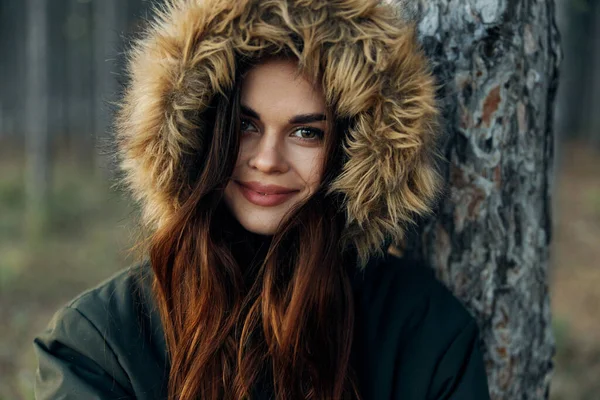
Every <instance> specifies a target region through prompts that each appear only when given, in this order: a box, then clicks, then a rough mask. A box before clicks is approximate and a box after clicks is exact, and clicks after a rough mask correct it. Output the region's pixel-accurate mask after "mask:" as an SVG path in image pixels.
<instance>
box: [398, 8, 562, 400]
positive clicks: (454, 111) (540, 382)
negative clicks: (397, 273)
mask: <svg viewBox="0 0 600 400" xmlns="http://www.w3.org/2000/svg"><path fill="white" fill-rule="evenodd" d="M390 1H396V2H398V4H399V5H400V6H401V7H403V8H404V9H405V15H409V16H412V17H414V18H415V19H416V21H417V23H418V28H419V36H420V40H421V42H422V43H423V45H424V48H425V50H426V52H427V53H428V54H429V56H430V57H431V58H432V60H433V63H434V73H435V74H436V76H437V77H438V79H439V83H440V88H439V96H440V101H441V105H442V107H443V117H444V118H443V119H444V121H443V124H442V126H444V130H445V132H444V133H445V135H444V137H445V143H443V144H442V146H443V152H444V153H445V155H446V158H447V160H448V161H449V164H448V165H447V166H445V167H447V169H445V171H444V173H445V176H446V178H447V181H448V183H449V185H448V188H447V196H446V197H445V198H444V199H443V201H442V202H441V203H440V205H439V209H438V210H437V213H436V216H435V217H434V218H433V219H432V220H430V221H423V224H420V226H423V228H421V231H419V232H413V233H412V234H411V235H409V236H408V239H407V242H406V243H404V244H400V246H401V247H405V251H406V252H408V253H411V255H414V256H416V257H417V258H421V259H424V260H426V263H427V264H428V265H432V266H433V267H434V268H435V270H436V272H437V275H438V276H439V277H440V278H441V279H442V280H443V281H444V282H446V284H447V285H448V286H449V287H450V289H451V290H452V291H453V292H454V293H455V294H456V295H457V296H458V297H459V298H461V299H462V300H463V301H464V303H465V304H466V305H467V307H468V308H469V309H470V310H471V312H472V313H473V314H474V315H475V317H476V318H477V320H478V321H479V325H480V328H481V333H482V338H483V341H484V343H485V348H486V354H485V359H486V364H487V368H488V377H489V384H490V391H491V396H492V398H493V399H506V400H513V399H542V398H547V397H548V394H549V385H550V377H551V373H552V357H553V354H554V339H553V336H552V330H551V321H550V302H549V295H548V259H549V244H550V238H551V201H550V198H551V196H550V192H551V190H550V178H551V176H552V160H553V153H554V146H553V135H552V124H551V122H552V114H553V104H554V99H555V91H556V86H557V79H558V73H557V70H558V63H559V59H560V51H559V43H558V32H557V29H556V26H555V20H554V18H555V15H554V2H553V0H510V1H508V0H452V1H448V0H419V1H412V0H390Z"/></svg>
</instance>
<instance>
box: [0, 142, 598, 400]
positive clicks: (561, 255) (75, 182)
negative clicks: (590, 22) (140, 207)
mask: <svg viewBox="0 0 600 400" xmlns="http://www.w3.org/2000/svg"><path fill="white" fill-rule="evenodd" d="M559 150H560V160H559V165H558V168H557V171H556V183H555V185H556V186H555V193H554V210H555V211H554V215H553V218H554V232H553V242H552V243H553V244H552V248H551V252H552V253H551V254H552V261H551V270H550V291H551V301H552V311H553V328H554V334H555V338H556V344H557V353H556V357H555V373H554V378H553V380H552V386H551V397H550V398H551V399H552V400H567V399H568V400H592V399H594V400H597V399H599V398H600V379H598V377H600V318H598V317H600V314H599V309H600V289H599V288H600V152H598V151H596V152H594V151H592V150H590V149H589V148H588V147H586V146H583V145H578V144H568V145H561V147H560V149H559ZM0 170H1V171H2V174H0V254H1V255H2V256H1V257H0V320H1V321H2V322H3V323H2V328H0V377H1V378H0V400H29V399H33V392H32V386H33V381H34V378H35V365H36V358H35V354H34V352H33V346H32V344H31V342H32V340H33V337H34V336H35V335H36V334H37V333H39V332H40V331H41V330H42V329H43V328H44V326H45V325H46V324H47V323H48V321H49V320H50V318H51V316H52V314H53V312H54V311H55V310H56V309H57V308H58V307H59V306H60V305H62V304H64V303H65V302H66V301H68V300H69V299H70V298H72V297H73V296H74V295H76V294H77V293H79V292H80V291H82V290H84V289H85V288H88V287H90V286H92V285H94V284H96V283H98V282H99V281H101V280H102V279H104V278H105V277H108V276H109V275H111V274H112V273H114V272H115V271H117V270H119V269H121V268H123V267H125V266H127V265H129V264H130V263H132V262H133V259H132V257H131V256H128V253H127V249H128V247H129V246H130V245H131V244H132V237H131V232H132V226H131V221H132V214H133V213H135V211H134V210H133V208H132V207H131V206H130V205H129V204H128V203H127V202H126V201H125V200H124V196H123V195H122V194H119V193H115V192H113V191H111V190H110V187H109V184H108V183H107V182H106V179H105V178H103V177H98V176H94V175H93V174H88V175H86V174H83V173H82V171H84V170H85V168H80V167H79V165H78V164H76V163H74V162H73V161H69V160H64V159H63V160H62V161H61V163H59V165H57V166H56V169H55V170H54V171H53V173H52V177H53V190H52V194H51V196H50V199H51V200H50V203H49V209H50V210H51V217H50V219H49V227H50V228H49V231H48V233H47V234H46V235H44V236H42V237H41V238H38V239H37V240H34V239H25V237H26V236H27V235H25V230H24V223H23V221H24V187H23V181H24V179H23V178H24V172H23V168H22V161H20V160H17V159H14V158H10V157H5V156H4V155H3V156H2V157H0Z"/></svg>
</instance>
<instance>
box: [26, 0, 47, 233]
mask: <svg viewBox="0 0 600 400" xmlns="http://www.w3.org/2000/svg"><path fill="white" fill-rule="evenodd" d="M27 6H28V8H27V12H28V18H27V64H26V68H27V97H26V102H27V119H26V122H25V124H26V130H25V132H26V155H27V171H26V172H27V175H26V190H27V228H28V231H29V233H30V234H32V235H37V234H39V233H40V232H41V230H42V229H43V227H44V225H45V223H46V217H47V210H46V206H47V200H48V186H49V185H48V176H49V171H50V157H49V152H50V148H49V143H48V79H47V73H48V71H47V67H48V66H47V53H46V49H47V9H46V0H28V1H27Z"/></svg>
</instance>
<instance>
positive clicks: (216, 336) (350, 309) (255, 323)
mask: <svg viewBox="0 0 600 400" xmlns="http://www.w3.org/2000/svg"><path fill="white" fill-rule="evenodd" d="M240 80H241V76H239V78H238V80H237V82H236V84H235V85H234V89H233V90H231V92H229V93H226V94H225V95H217V96H216V97H215V99H214V100H213V102H212V106H211V107H210V108H209V114H210V115H208V116H203V117H206V120H207V121H209V123H210V124H212V125H213V129H212V132H213V134H212V136H211V137H210V138H207V139H206V140H207V142H206V148H207V149H208V150H207V151H206V154H200V155H197V158H190V159H189V160H188V161H187V162H188V163H189V165H188V167H189V168H190V170H191V171H196V172H195V173H192V174H190V176H191V178H190V182H189V183H190V185H189V187H190V189H189V193H182V194H181V196H182V198H183V200H184V201H183V202H182V206H181V207H180V208H179V210H178V211H177V213H176V214H175V216H174V217H173V218H172V219H171V220H170V221H169V222H168V223H167V224H165V225H164V226H163V227H161V229H160V230H158V231H157V232H156V233H155V234H154V235H153V237H152V239H151V244H150V259H151V264H152V268H153V270H154V273H155V279H154V286H153V289H154V293H155V297H156V300H157V304H158V308H159V311H160V314H161V317H162V322H163V326H164V332H165V336H166V341H167V346H168V352H169V356H170V361H171V370H170V376H169V398H170V399H178V400H192V399H198V398H202V399H212V400H217V399H242V398H249V397H250V396H251V394H252V393H251V390H252V388H253V387H254V385H255V384H256V383H257V381H258V380H259V379H263V378H265V377H271V378H272V379H269V380H272V384H273V389H274V391H275V396H276V398H277V399H281V400H286V399H299V398H307V399H343V398H357V397H358V390H357V387H356V384H355V378H354V374H353V371H352V368H351V365H350V353H351V347H352V337H353V330H354V329H353V326H354V305H353V294H352V286H351V281H350V278H349V270H350V269H349V267H348V266H349V265H352V263H353V262H355V259H356V254H348V253H346V252H343V251H342V250H341V249H340V246H339V244H340V240H341V237H342V230H343V228H344V225H345V215H344V213H343V212H340V210H341V209H342V207H341V206H342V203H341V201H342V199H341V198H339V197H336V196H339V195H326V192H327V187H328V185H329V183H330V182H331V181H332V180H333V179H334V178H335V176H336V175H337V174H338V173H339V171H340V168H341V165H342V148H341V145H340V143H341V138H340V136H341V133H342V132H343V131H344V130H345V129H344V126H342V125H341V124H340V122H339V121H338V122H337V123H334V125H333V126H332V129H330V130H329V131H330V132H331V133H332V134H331V135H329V136H328V137H327V138H326V139H325V144H324V145H325V146H326V152H325V154H326V157H327V159H326V160H325V173H324V177H323V180H322V183H321V186H320V188H319V190H318V191H317V192H316V193H315V194H314V195H313V196H312V197H311V198H310V199H308V200H307V201H306V202H305V203H302V204H299V205H298V206H297V207H296V208H295V209H294V210H292V211H291V212H290V213H289V214H288V216H287V217H286V218H284V221H283V223H282V225H281V226H280V229H279V230H278V231H277V232H276V233H275V234H274V235H273V237H272V238H270V239H269V240H267V241H265V244H266V245H268V247H267V248H262V249H260V248H258V245H257V243H258V244H260V243H261V240H258V241H257V240H254V241H250V239H256V236H253V235H252V234H249V233H248V232H246V231H245V230H244V229H243V228H241V227H240V226H239V223H237V221H236V220H235V218H234V217H233V216H232V215H231V214H230V213H229V211H228V210H227V208H226V206H225V205H224V202H223V201H222V200H223V191H224V188H225V186H226V184H227V181H228V179H229V178H230V177H231V173H232V171H233V167H234V164H235V161H236V158H237V152H238V140H239V137H238V115H239V111H240V110H239V108H240V105H239V95H240V93H239V90H240V89H239V88H240ZM328 120H329V121H331V118H329V119H328ZM198 160H200V161H198ZM252 259H253V261H252V262H249V260H252Z"/></svg>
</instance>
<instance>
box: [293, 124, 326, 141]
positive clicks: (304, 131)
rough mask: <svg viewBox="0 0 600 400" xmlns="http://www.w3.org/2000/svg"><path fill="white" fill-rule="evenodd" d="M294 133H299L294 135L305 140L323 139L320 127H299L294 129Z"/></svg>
mask: <svg viewBox="0 0 600 400" xmlns="http://www.w3.org/2000/svg"><path fill="white" fill-rule="evenodd" d="M294 133H295V134H296V133H300V136H297V135H295V136H296V137H298V138H299V139H301V140H306V141H318V140H321V139H323V136H324V135H325V132H323V131H322V130H321V129H317V128H309V127H302V128H299V129H296V130H295V131H294Z"/></svg>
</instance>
